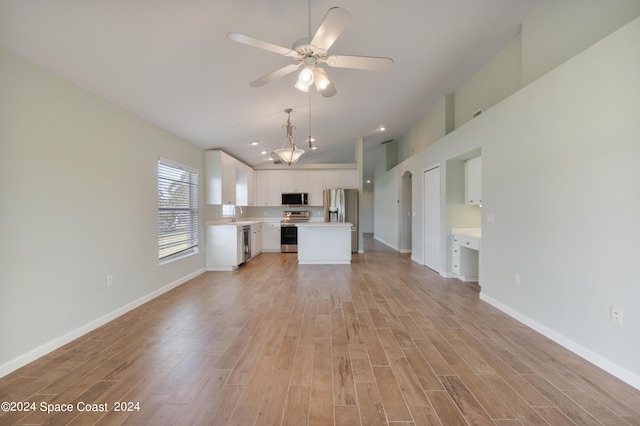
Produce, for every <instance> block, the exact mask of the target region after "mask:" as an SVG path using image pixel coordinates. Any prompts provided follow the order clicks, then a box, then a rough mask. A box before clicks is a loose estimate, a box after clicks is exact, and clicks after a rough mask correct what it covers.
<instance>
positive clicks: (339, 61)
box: [324, 55, 393, 71]
mask: <svg viewBox="0 0 640 426" xmlns="http://www.w3.org/2000/svg"><path fill="white" fill-rule="evenodd" d="M324 62H326V63H327V65H329V66H330V67H333V68H354V69H359V70H375V71H382V70H386V69H389V68H391V67H393V59H391V58H380V57H377V56H348V55H331V56H329V57H328V58H327V59H325V60H324Z"/></svg>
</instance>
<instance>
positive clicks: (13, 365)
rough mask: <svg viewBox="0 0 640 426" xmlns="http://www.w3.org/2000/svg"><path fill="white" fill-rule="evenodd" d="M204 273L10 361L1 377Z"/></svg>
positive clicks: (157, 291)
mask: <svg viewBox="0 0 640 426" xmlns="http://www.w3.org/2000/svg"><path fill="white" fill-rule="evenodd" d="M204 272H205V269H204V268H202V269H199V270H197V271H195V272H193V273H191V274H189V275H187V276H185V277H182V278H180V279H178V280H176V281H174V282H172V283H170V284H168V285H166V286H164V287H162V288H159V289H158V290H156V291H153V292H151V293H149V294H147V295H146V296H143V297H141V298H139V299H137V300H134V301H133V302H130V303H127V304H126V305H124V306H122V307H121V308H118V309H116V310H115V311H112V312H109V313H108V314H106V315H103V316H101V317H100V318H96V319H95V320H93V321H90V322H88V323H87V324H85V325H83V326H81V327H78V328H76V329H75V330H72V331H70V332H68V333H65V334H63V335H62V336H59V337H56V338H55V339H53V340H50V341H49V342H47V343H44V344H43V345H40V346H38V347H37V348H35V349H32V350H30V351H29V352H27V353H25V354H22V355H20V356H18V357H17V358H14V359H12V360H10V361H7V362H5V363H4V364H2V365H0V377H4V376H6V375H7V374H9V373H11V372H12V371H15V370H17V369H18V368H20V367H24V366H25V365H27V364H29V363H30V362H32V361H35V360H36V359H38V358H40V357H42V356H44V355H46V354H48V353H49V352H52V351H54V350H56V349H58V348H60V347H62V346H64V345H66V344H67V343H69V342H71V341H73V340H75V339H77V338H78V337H81V336H83V335H85V334H87V333H89V332H90V331H93V330H95V329H96V328H98V327H101V326H103V325H105V324H106V323H108V322H109V321H113V320H114V319H116V318H118V317H119V316H121V315H124V314H126V313H127V312H129V311H131V310H133V309H135V308H137V307H138V306H140V305H143V304H145V303H147V302H148V301H150V300H153V299H155V298H156V297H158V296H160V295H162V294H164V293H166V292H168V291H169V290H172V289H174V288H176V287H178V286H179V285H180V284H183V283H185V282H187V281H189V280H190V279H193V278H195V277H197V276H198V275H200V274H203V273H204Z"/></svg>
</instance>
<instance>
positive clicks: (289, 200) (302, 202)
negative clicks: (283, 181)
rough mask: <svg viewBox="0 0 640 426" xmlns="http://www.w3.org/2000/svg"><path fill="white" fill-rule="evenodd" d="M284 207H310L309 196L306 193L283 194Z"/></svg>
mask: <svg viewBox="0 0 640 426" xmlns="http://www.w3.org/2000/svg"><path fill="white" fill-rule="evenodd" d="M282 205H283V206H307V205H309V194H308V193H306V192H283V193H282Z"/></svg>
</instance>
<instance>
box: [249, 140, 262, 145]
mask: <svg viewBox="0 0 640 426" xmlns="http://www.w3.org/2000/svg"><path fill="white" fill-rule="evenodd" d="M250 143H251V146H256V145H258V144H259V143H260V141H251V142H250Z"/></svg>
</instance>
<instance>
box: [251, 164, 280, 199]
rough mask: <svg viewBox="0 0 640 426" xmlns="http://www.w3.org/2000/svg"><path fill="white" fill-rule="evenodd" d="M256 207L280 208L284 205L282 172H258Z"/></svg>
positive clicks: (256, 174)
mask: <svg viewBox="0 0 640 426" xmlns="http://www.w3.org/2000/svg"><path fill="white" fill-rule="evenodd" d="M255 176H256V179H255V181H256V184H255V204H254V205H256V206H280V205H281V204H282V171H280V170H256V171H255Z"/></svg>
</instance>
